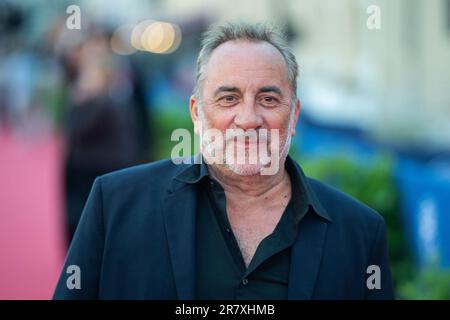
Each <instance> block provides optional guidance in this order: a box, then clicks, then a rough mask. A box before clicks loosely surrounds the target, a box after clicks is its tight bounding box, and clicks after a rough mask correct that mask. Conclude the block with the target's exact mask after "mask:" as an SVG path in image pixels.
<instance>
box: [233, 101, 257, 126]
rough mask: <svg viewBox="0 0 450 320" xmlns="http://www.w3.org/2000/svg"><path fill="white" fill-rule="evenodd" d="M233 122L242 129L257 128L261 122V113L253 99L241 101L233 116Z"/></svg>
mask: <svg viewBox="0 0 450 320" xmlns="http://www.w3.org/2000/svg"><path fill="white" fill-rule="evenodd" d="M234 123H235V125H236V126H237V127H238V128H241V129H242V130H244V131H245V130H249V129H258V128H259V127H261V126H262V124H263V119H262V117H261V115H260V114H259V113H258V112H257V110H256V105H255V103H254V101H248V102H246V103H242V104H241V105H240V106H239V108H238V113H237V114H236V116H235V117H234Z"/></svg>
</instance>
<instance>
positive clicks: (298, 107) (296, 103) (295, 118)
mask: <svg viewBox="0 0 450 320" xmlns="http://www.w3.org/2000/svg"><path fill="white" fill-rule="evenodd" d="M300 108H301V104H300V100H299V99H297V101H296V102H295V110H294V120H293V121H294V123H293V124H292V127H291V136H294V135H295V128H296V127H297V121H298V116H299V114H300Z"/></svg>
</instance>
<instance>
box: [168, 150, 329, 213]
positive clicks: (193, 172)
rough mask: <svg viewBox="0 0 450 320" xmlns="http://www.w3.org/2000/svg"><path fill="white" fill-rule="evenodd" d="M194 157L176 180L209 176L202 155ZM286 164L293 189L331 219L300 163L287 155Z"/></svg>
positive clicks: (200, 178)
mask: <svg viewBox="0 0 450 320" xmlns="http://www.w3.org/2000/svg"><path fill="white" fill-rule="evenodd" d="M193 159H195V161H194V163H193V164H189V165H188V166H187V167H186V168H185V169H184V170H181V172H179V173H178V174H177V175H176V176H175V180H178V181H180V182H184V183H188V184H195V183H197V182H199V181H200V180H202V179H203V178H204V177H207V176H209V171H208V165H207V164H206V163H205V161H203V158H202V157H201V156H200V155H196V156H194V158H193ZM199 160H200V161H199ZM285 166H286V170H287V171H288V173H289V175H290V176H291V182H292V183H293V184H294V183H295V184H296V186H293V190H295V189H297V190H300V192H301V194H303V195H304V197H303V199H302V200H303V201H305V203H306V205H307V206H308V207H310V208H312V209H313V211H314V212H315V213H316V214H317V215H319V216H320V217H322V218H324V219H326V220H328V221H331V217H330V216H329V214H328V212H327V211H326V210H325V208H324V207H323V206H322V204H321V203H320V201H319V199H318V198H317V196H316V194H315V192H314V191H313V189H312V187H311V185H310V183H309V181H308V180H309V179H308V178H307V177H306V176H305V174H304V173H303V171H302V169H301V168H300V165H298V164H297V163H296V162H295V161H294V160H293V159H292V158H291V157H290V156H287V158H286V163H285ZM302 216H303V215H302ZM299 218H301V217H299Z"/></svg>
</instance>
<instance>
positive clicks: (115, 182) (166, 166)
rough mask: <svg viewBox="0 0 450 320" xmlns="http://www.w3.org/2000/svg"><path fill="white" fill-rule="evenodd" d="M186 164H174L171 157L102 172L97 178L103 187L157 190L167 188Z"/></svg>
mask: <svg viewBox="0 0 450 320" xmlns="http://www.w3.org/2000/svg"><path fill="white" fill-rule="evenodd" d="M186 166H187V165H186V164H175V163H173V162H172V160H171V159H164V160H159V161H155V162H151V163H146V164H141V165H136V166H133V167H128V168H125V169H120V170H117V171H113V172H110V173H107V174H104V175H102V176H100V177H98V178H97V179H98V180H99V181H100V182H101V185H102V188H103V189H105V188H106V189H109V190H110V191H114V190H124V188H126V189H127V190H130V191H131V190H136V189H139V188H140V187H144V188H145V189H146V190H148V189H155V190H158V191H161V190H165V189H167V188H166V187H168V186H169V183H170V182H171V181H172V179H173V178H174V177H175V176H176V175H177V174H178V172H180V170H183V168H185V167H186Z"/></svg>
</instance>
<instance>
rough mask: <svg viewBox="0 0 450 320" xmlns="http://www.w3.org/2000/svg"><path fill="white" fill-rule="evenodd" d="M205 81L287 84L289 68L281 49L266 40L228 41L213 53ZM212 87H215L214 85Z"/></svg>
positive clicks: (233, 83)
mask: <svg viewBox="0 0 450 320" xmlns="http://www.w3.org/2000/svg"><path fill="white" fill-rule="evenodd" d="M205 80H206V83H205V85H209V86H221V85H234V86H240V85H242V86H255V87H257V86H264V85H279V86H286V85H288V83H289V80H288V68H287V64H286V61H285V60H284V58H283V56H282V54H281V53H280V52H279V50H278V49H277V48H276V47H274V46H273V45H271V44H270V43H268V42H265V41H259V42H253V41H245V40H237V41H227V42H225V43H223V44H221V45H220V46H218V47H217V48H216V49H214V50H213V52H212V53H211V56H210V59H209V61H208V63H207V65H206V70H205ZM211 89H212V88H211Z"/></svg>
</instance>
